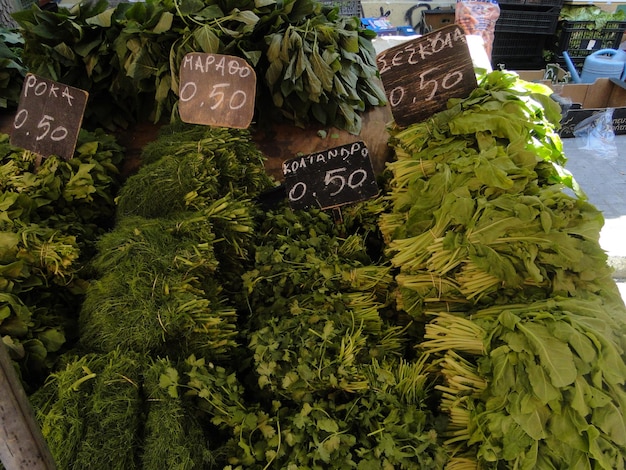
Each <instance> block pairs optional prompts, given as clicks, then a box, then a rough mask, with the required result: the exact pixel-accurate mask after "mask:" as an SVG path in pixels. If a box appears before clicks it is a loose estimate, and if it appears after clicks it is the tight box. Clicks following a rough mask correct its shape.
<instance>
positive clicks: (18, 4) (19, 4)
mask: <svg viewBox="0 0 626 470" xmlns="http://www.w3.org/2000/svg"><path fill="white" fill-rule="evenodd" d="M35 2H36V0H13V1H12V3H13V11H21V10H27V9H29V8H30V7H31V5H34V4H35Z"/></svg>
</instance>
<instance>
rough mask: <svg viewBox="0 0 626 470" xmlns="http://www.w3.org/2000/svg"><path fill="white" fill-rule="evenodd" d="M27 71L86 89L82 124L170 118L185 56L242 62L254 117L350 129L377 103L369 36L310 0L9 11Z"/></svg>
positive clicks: (162, 0)
mask: <svg viewBox="0 0 626 470" xmlns="http://www.w3.org/2000/svg"><path fill="white" fill-rule="evenodd" d="M16 20H17V21H18V22H19V24H20V26H21V27H22V28H23V30H24V32H23V34H24V40H25V45H24V51H23V61H24V64H25V65H26V67H27V68H28V70H29V71H31V72H33V73H36V74H38V75H42V76H44V77H47V78H50V79H53V80H56V81H60V82H62V83H66V84H68V85H73V86H76V87H78V88H82V89H84V90H87V91H89V93H90V105H89V106H88V108H87V113H86V116H85V122H86V125H87V126H88V127H91V126H94V125H95V126H96V127H102V126H104V127H107V128H115V127H118V126H122V127H125V126H127V125H128V124H129V123H132V122H135V121H137V120H144V119H151V120H153V121H155V122H158V121H160V120H161V118H163V117H168V115H169V116H175V115H176V108H177V101H178V88H179V70H180V66H181V64H182V59H183V57H184V56H185V54H187V53H189V52H207V53H219V54H228V55H235V56H239V57H242V58H244V59H245V60H246V61H248V63H249V64H250V65H251V66H252V67H253V68H254V69H255V71H256V74H257V76H258V77H260V78H262V80H259V81H258V86H257V92H256V96H257V99H256V102H257V107H256V121H257V122H259V123H267V122H268V121H269V122H271V121H275V120H282V119H285V118H287V119H288V120H289V121H290V122H294V123H295V124H297V125H300V126H304V125H306V124H308V123H309V122H311V121H317V122H320V123H322V124H324V125H328V126H336V127H339V128H343V129H347V130H349V131H350V132H353V133H356V134H358V133H359V131H360V128H361V118H360V115H359V114H360V112H362V111H364V110H366V109H368V108H370V107H372V106H381V105H384V104H385V101H386V100H385V96H384V93H383V91H382V87H381V86H380V82H379V80H378V70H377V68H376V65H375V52H374V48H373V45H372V43H371V39H373V37H374V36H375V35H374V33H372V32H371V31H368V30H367V29H365V28H364V27H363V26H362V25H361V24H360V21H359V20H358V18H344V17H340V16H339V15H338V9H337V8H330V7H327V6H323V5H322V4H321V3H319V2H316V1H314V0H289V1H286V2H276V1H273V0H271V1H265V2H256V3H254V2H250V1H247V0H239V1H238V2H234V3H233V2H226V1H218V0H182V1H180V2H172V1H171V0H148V1H146V2H136V3H126V2H123V3H120V4H118V5H117V6H116V7H115V8H109V7H108V2H107V1H106V0H99V1H98V2H95V3H86V4H82V3H81V4H78V5H76V6H74V7H73V8H72V9H65V8H61V9H60V10H59V12H57V13H52V12H47V11H41V10H39V9H31V10H25V11H21V12H18V13H16Z"/></svg>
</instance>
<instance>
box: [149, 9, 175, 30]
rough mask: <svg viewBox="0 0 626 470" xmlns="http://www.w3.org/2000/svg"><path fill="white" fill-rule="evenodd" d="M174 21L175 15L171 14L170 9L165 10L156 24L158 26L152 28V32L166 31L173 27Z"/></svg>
mask: <svg viewBox="0 0 626 470" xmlns="http://www.w3.org/2000/svg"><path fill="white" fill-rule="evenodd" d="M173 22H174V15H173V14H171V13H170V12H169V11H165V12H163V14H162V15H161V17H160V18H159V22H158V23H157V24H156V26H155V27H154V28H152V32H153V33H155V34H161V33H166V32H167V31H169V30H170V29H171V28H172V23H173Z"/></svg>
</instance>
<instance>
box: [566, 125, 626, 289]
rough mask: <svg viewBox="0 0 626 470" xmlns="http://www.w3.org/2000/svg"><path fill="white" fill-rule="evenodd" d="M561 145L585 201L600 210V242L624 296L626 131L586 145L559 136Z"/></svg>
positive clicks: (625, 284) (625, 281)
mask: <svg viewBox="0 0 626 470" xmlns="http://www.w3.org/2000/svg"><path fill="white" fill-rule="evenodd" d="M587 147H591V148H587ZM563 149H564V153H565V156H566V157H567V159H568V162H567V164H566V165H565V168H566V169H567V170H569V171H570V172H571V173H572V174H573V175H574V178H575V179H576V181H578V184H579V185H580V186H581V188H582V190H583V191H584V192H585V193H586V194H587V196H588V198H589V202H591V203H592V204H593V205H595V206H596V207H597V208H598V209H600V210H601V211H602V213H603V214H604V218H605V224H604V227H603V229H602V231H601V232H600V245H601V246H602V248H603V249H604V250H605V251H606V252H607V254H608V255H609V263H610V264H611V266H612V267H613V268H614V269H615V275H614V278H615V279H616V281H617V282H618V287H619V288H620V291H621V292H622V297H623V298H624V299H626V135H618V136H615V137H614V139H613V140H611V139H609V140H608V141H607V142H605V143H604V145H603V146H598V145H593V146H589V145H588V144H587V143H586V142H585V140H584V139H582V138H580V137H575V138H569V139H563ZM603 149H604V150H603Z"/></svg>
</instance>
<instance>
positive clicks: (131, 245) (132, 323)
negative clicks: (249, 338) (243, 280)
mask: <svg viewBox="0 0 626 470" xmlns="http://www.w3.org/2000/svg"><path fill="white" fill-rule="evenodd" d="M188 221H189V219H188V218H187V219H186V218H183V217H181V218H177V219H151V220H150V219H148V220H147V219H142V218H140V217H134V218H126V219H124V220H122V221H120V222H119V223H118V226H117V227H116V229H115V230H113V231H112V232H110V233H109V234H107V235H106V236H104V237H103V238H102V241H101V243H100V251H99V255H98V256H97V257H96V258H95V259H94V260H93V267H94V269H95V270H96V271H97V272H99V273H100V274H101V276H100V277H99V278H98V279H96V280H95V281H93V283H92V284H91V286H90V288H89V289H88V291H87V295H86V298H85V301H84V303H83V308H82V311H81V319H80V325H81V342H82V343H83V344H84V345H85V346H89V347H92V348H96V350H102V351H109V350H112V349H114V348H116V347H118V346H119V347H122V348H124V349H128V350H132V351H141V352H143V353H150V354H167V353H168V352H170V353H175V354H187V353H188V348H196V347H197V348H200V349H201V350H202V351H204V352H206V353H208V354H212V355H220V354H224V353H227V352H228V350H229V349H230V348H231V347H233V346H234V345H235V343H234V341H233V339H232V338H233V336H234V335H235V333H236V328H235V320H236V317H235V312H234V309H232V308H231V307H229V306H228V304H227V303H226V302H225V299H224V297H223V296H222V295H221V287H220V284H219V280H218V279H217V278H216V277H215V271H216V268H217V260H216V259H215V256H214V252H213V249H212V245H211V243H212V240H213V236H212V234H211V233H210V229H209V227H210V226H209V225H208V224H206V223H204V224H202V226H203V227H204V230H203V231H189V230H188V231H183V230H180V229H181V227H186V222H188ZM191 224H192V225H193V222H191ZM192 234H193V236H192ZM201 234H204V235H205V238H203V237H202V236H199V235H201ZM181 351H182V352H181Z"/></svg>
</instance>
